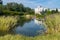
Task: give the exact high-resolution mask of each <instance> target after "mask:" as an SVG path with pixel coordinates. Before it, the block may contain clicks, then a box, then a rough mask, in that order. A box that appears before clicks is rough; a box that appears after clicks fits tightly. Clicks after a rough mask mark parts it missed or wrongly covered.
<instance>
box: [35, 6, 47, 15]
mask: <svg viewBox="0 0 60 40" xmlns="http://www.w3.org/2000/svg"><path fill="white" fill-rule="evenodd" d="M46 9H47V8H43V7H42V6H38V7H37V8H35V14H41V12H42V11H45V10H46Z"/></svg>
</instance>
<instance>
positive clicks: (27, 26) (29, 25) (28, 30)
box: [13, 19, 46, 36]
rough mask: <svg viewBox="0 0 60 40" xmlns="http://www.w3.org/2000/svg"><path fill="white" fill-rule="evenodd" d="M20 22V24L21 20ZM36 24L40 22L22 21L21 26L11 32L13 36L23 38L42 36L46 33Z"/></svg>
mask: <svg viewBox="0 0 60 40" xmlns="http://www.w3.org/2000/svg"><path fill="white" fill-rule="evenodd" d="M20 22H21V23H22V22H23V20H22V21H20ZM38 22H40V21H38V20H36V19H33V20H29V21H28V22H27V21H24V22H23V24H22V25H19V26H17V27H15V28H14V29H13V32H14V33H15V34H21V35H24V36H37V35H40V34H43V33H44V32H45V31H46V29H45V27H44V25H43V24H39V23H38ZM21 23H20V24H21Z"/></svg>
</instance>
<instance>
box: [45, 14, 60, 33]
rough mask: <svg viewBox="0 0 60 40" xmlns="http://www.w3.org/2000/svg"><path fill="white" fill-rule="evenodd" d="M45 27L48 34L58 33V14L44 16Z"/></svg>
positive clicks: (59, 27) (59, 22) (59, 29)
mask: <svg viewBox="0 0 60 40" xmlns="http://www.w3.org/2000/svg"><path fill="white" fill-rule="evenodd" d="M45 22H46V25H47V26H46V27H47V32H48V33H57V32H60V14H52V15H49V16H46V21H45Z"/></svg>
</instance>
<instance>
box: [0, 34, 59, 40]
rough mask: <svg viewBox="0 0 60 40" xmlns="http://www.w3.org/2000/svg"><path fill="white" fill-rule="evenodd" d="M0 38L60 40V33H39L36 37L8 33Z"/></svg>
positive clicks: (13, 39) (1, 39)
mask: <svg viewBox="0 0 60 40" xmlns="http://www.w3.org/2000/svg"><path fill="white" fill-rule="evenodd" d="M0 40H60V34H59V33H58V34H48V35H42V36H41V35H39V36H35V37H27V36H23V35H18V34H17V35H11V34H7V35H5V36H0Z"/></svg>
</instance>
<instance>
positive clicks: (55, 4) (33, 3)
mask: <svg viewBox="0 0 60 40" xmlns="http://www.w3.org/2000/svg"><path fill="white" fill-rule="evenodd" d="M9 2H17V3H22V4H24V5H25V6H27V7H30V8H35V7H37V6H39V5H41V6H43V7H47V8H60V0H3V4H7V3H9Z"/></svg>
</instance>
